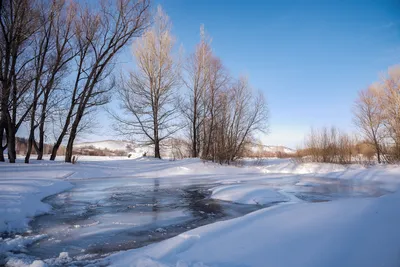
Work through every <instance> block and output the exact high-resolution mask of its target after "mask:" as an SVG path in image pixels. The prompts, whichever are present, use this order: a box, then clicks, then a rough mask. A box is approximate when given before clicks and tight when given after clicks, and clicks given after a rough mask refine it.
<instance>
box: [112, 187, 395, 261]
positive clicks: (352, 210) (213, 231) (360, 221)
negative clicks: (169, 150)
mask: <svg viewBox="0 0 400 267" xmlns="http://www.w3.org/2000/svg"><path fill="white" fill-rule="evenodd" d="M399 202H400V194H399V193H396V194H393V195H387V196H384V197H381V198H373V199H347V200H340V201H333V202H326V203H315V204H309V203H301V204H294V205H281V206H278V207H277V208H267V209H263V210H259V211H256V212H253V213H251V214H249V215H246V216H244V217H241V218H237V219H233V220H229V221H223V222H219V223H214V224H211V225H206V226H203V227H200V228H197V229H194V230H191V231H189V232H186V233H184V234H181V235H179V236H176V237H174V238H171V239H169V240H165V241H163V242H160V243H158V244H154V245H150V246H147V247H144V248H141V249H137V250H131V251H127V252H121V253H118V254H115V255H113V256H110V257H108V258H107V261H108V262H109V263H111V265H112V266H140V265H135V264H134V263H138V262H148V263H149V264H148V265H146V266H213V267H218V266H220V267H226V266H252V267H257V266H260V267H264V266H275V267H279V266H285V267H287V266H307V267H314V266H315V267H319V266H325V267H329V266H332V267H333V266H363V267H368V266H371V267H375V266H398V250H399V247H400V231H399V230H398V225H399V223H400V210H399V209H398V203H399ZM131 264H133V265H131Z"/></svg>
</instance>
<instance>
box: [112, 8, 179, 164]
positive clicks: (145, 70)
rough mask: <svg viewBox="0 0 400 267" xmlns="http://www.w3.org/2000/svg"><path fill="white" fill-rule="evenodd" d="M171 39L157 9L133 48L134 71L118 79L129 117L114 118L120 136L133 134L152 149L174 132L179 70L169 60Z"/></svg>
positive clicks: (168, 25) (165, 20) (157, 153)
mask: <svg viewBox="0 0 400 267" xmlns="http://www.w3.org/2000/svg"><path fill="white" fill-rule="evenodd" d="M173 47H174V38H173V36H172V35H171V23H170V22H169V19H168V16H167V15H166V14H165V13H164V12H163V10H162V9H161V7H158V9H157V14H156V16H155V21H154V26H153V27H152V28H151V29H150V30H149V31H147V32H146V33H145V34H144V35H143V37H141V38H140V39H139V40H137V42H136V43H135V44H134V46H133V55H134V57H135V60H136V64H137V69H136V70H135V71H133V72H131V73H130V74H129V77H128V78H127V79H122V82H121V86H120V90H119V100H120V102H121V108H122V109H123V110H124V111H126V113H127V114H129V115H128V116H129V117H126V116H124V117H122V116H117V115H114V117H115V119H116V120H117V121H118V122H119V123H118V124H119V126H120V127H119V130H120V131H121V132H122V133H123V134H130V135H132V134H136V135H138V136H140V137H141V139H143V138H144V139H145V140H146V142H147V143H149V144H152V145H154V156H155V157H156V158H161V154H160V143H161V142H163V141H164V140H166V139H167V138H168V137H170V136H171V135H172V134H173V133H175V132H176V131H178V129H179V128H180V127H179V124H178V123H177V115H178V113H177V106H176V103H177V101H176V99H177V89H178V85H179V78H180V74H179V66H178V64H177V60H176V59H175V58H174V56H173Z"/></svg>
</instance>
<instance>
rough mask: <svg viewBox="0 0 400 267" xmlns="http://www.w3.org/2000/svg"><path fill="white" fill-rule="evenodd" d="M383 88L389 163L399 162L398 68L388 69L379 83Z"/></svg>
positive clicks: (399, 84) (399, 83)
mask: <svg viewBox="0 0 400 267" xmlns="http://www.w3.org/2000/svg"><path fill="white" fill-rule="evenodd" d="M381 85H382V87H383V88H384V89H383V90H384V92H385V93H384V96H383V110H384V113H385V121H384V123H385V126H386V129H387V134H388V139H389V140H390V143H389V144H388V145H389V147H390V148H391V153H390V154H391V161H400V67H399V66H396V67H392V68H390V69H389V71H388V74H387V75H386V77H384V78H383V81H382V83H381Z"/></svg>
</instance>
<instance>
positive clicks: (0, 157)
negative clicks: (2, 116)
mask: <svg viewBox="0 0 400 267" xmlns="http://www.w3.org/2000/svg"><path fill="white" fill-rule="evenodd" d="M3 138H4V124H3V122H1V121H0V162H4V161H5V160H4V149H5V147H4V146H3Z"/></svg>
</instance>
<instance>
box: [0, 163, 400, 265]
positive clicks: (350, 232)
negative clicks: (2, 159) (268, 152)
mask: <svg viewBox="0 0 400 267" xmlns="http://www.w3.org/2000/svg"><path fill="white" fill-rule="evenodd" d="M19 162H21V160H19ZM0 173H1V176H0V207H1V208H0V232H4V231H10V232H17V233H18V232H19V233H23V232H26V231H28V230H29V226H28V222H29V220H30V219H31V218H32V217H33V216H35V215H38V214H42V213H46V212H50V211H51V207H50V206H48V205H47V204H45V203H43V202H42V201H41V200H42V199H43V198H45V197H47V196H49V195H52V194H55V193H57V192H61V191H63V190H66V189H68V188H69V187H71V186H72V184H71V183H70V182H73V181H74V180H77V179H88V181H89V180H90V179H97V178H109V182H110V183H113V178H117V177H119V178H120V177H125V178H127V179H132V182H129V183H130V186H133V185H134V184H135V183H138V184H140V183H139V181H137V182H136V180H135V178H141V179H142V178H151V179H153V178H159V179H163V178H168V179H169V180H171V179H173V181H174V182H175V183H180V182H182V183H183V182H184V181H187V180H190V179H193V180H195V179H201V180H202V181H204V180H209V181H210V182H213V183H217V184H218V186H216V187H214V188H212V189H211V198H214V199H219V200H223V201H231V202H237V203H241V204H247V205H267V206H268V204H271V203H276V202H279V204H278V205H274V206H271V207H267V208H263V209H260V210H258V211H256V212H252V213H250V214H248V215H245V216H243V217H239V218H236V219H232V220H227V221H221V222H217V223H213V224H209V225H205V226H202V227H199V228H196V229H193V230H189V231H187V232H185V233H182V234H180V235H178V236H175V237H173V238H170V239H167V240H164V241H162V242H159V243H154V244H152V245H149V246H146V247H142V248H139V249H134V250H128V251H123V252H119V253H116V254H113V255H110V256H108V257H106V258H105V259H104V260H101V261H100V263H99V264H110V265H112V266H148V267H155V266H162V267H172V266H179V267H186V266H192V267H194V266H196V267H199V266H209V267H211V266H212V267H227V266H233V267H239V266H254V267H257V266H276V267H279V266H307V267H314V266H315V267H316V266H326V267H330V266H363V267H368V266H371V267H372V266H399V251H400V230H399V227H398V226H399V225H400V209H399V208H398V207H399V204H400V191H399V190H398V189H399V185H400V167H399V166H394V165H393V166H391V165H386V166H385V165H379V166H374V167H369V168H366V167H363V166H360V165H350V166H342V165H336V164H320V163H303V164H299V163H296V162H293V161H291V160H286V159H283V160H281V159H270V160H266V161H265V162H263V164H262V165H260V166H245V167H242V168H238V167H234V166H220V165H217V164H212V163H207V162H202V161H200V160H198V159H186V160H181V161H167V160H156V159H150V158H137V159H126V158H122V157H87V156H85V157H83V156H82V157H80V158H79V160H78V163H77V164H75V165H72V164H64V163H61V162H48V161H43V162H37V161H32V164H29V165H26V164H23V163H17V164H15V165H11V164H7V163H1V164H0ZM94 181H96V180H94ZM338 181H343V182H346V181H349V182H351V183H354V184H355V185H358V184H359V183H360V184H362V183H364V182H368V183H371V185H373V186H375V187H377V188H379V189H384V190H386V191H385V192H386V194H384V195H382V196H379V197H356V198H341V199H335V200H333V201H330V202H321V203H311V202H306V201H301V200H299V199H298V198H296V196H294V193H295V190H297V189H296V186H297V187H298V186H301V187H304V188H315V187H317V186H318V185H321V184H323V185H324V184H326V185H330V184H335V183H336V182H338ZM107 182H108V181H107ZM121 186H124V185H123V184H121ZM88 197H95V196H92V195H90V196H89V195H88ZM182 215H183V214H180V213H179V212H178V213H171V214H167V215H166V217H165V221H168V220H170V219H174V218H176V217H181V219H184V216H182ZM115 216H117V217H118V220H117V219H116V217H115ZM145 216H147V214H143V217H142V218H135V220H136V221H135V225H138V226H140V225H141V221H140V220H142V219H145ZM116 221H117V222H118V223H119V224H115V225H116V226H115V227H117V228H118V227H121V228H123V227H125V226H124V225H125V224H129V223H132V221H131V220H130V219H129V218H126V217H123V214H117V215H114V216H109V218H108V221H107V220H106V221H104V223H109V224H113V223H115V222H116ZM77 227H79V229H82V233H87V234H90V233H93V231H97V230H101V227H100V226H97V223H95V224H93V225H89V224H88V225H83V224H82V225H78V226H77ZM164 230H165V229H164V228H163V225H160V226H157V228H156V230H155V231H156V232H159V233H162V232H163V231H164ZM40 238H44V237H43V236H42V235H38V236H26V237H24V236H22V235H21V236H18V235H17V236H14V237H13V238H8V239H6V238H3V239H0V254H2V253H3V254H7V255H9V257H8V261H7V264H8V265H9V266H46V265H49V266H53V265H56V264H58V265H62V264H65V263H67V262H69V261H71V258H70V257H69V255H68V254H60V255H59V257H56V258H54V259H48V260H43V261H41V260H37V259H35V258H32V257H28V256H23V255H24V254H21V253H20V254H15V255H11V254H10V253H12V251H18V252H24V251H25V249H26V247H29V245H30V244H32V243H34V242H35V241H36V240H38V239H40ZM0 264H1V262H0Z"/></svg>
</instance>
